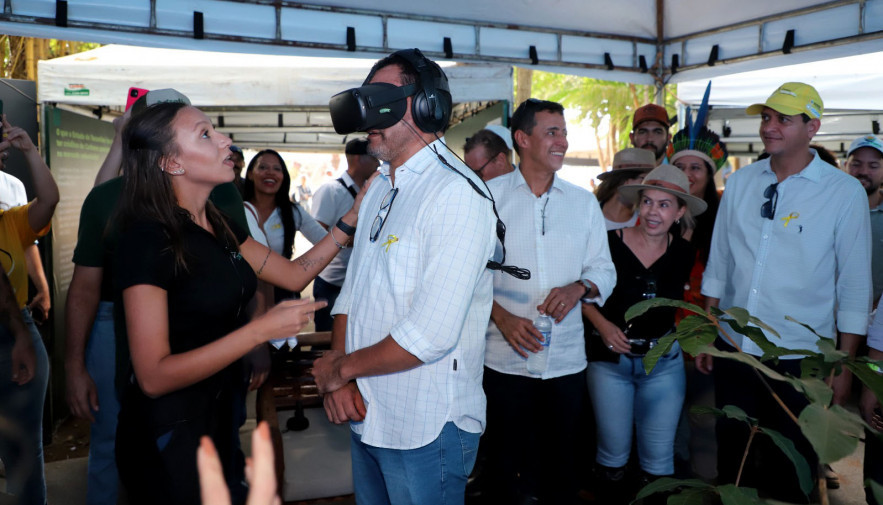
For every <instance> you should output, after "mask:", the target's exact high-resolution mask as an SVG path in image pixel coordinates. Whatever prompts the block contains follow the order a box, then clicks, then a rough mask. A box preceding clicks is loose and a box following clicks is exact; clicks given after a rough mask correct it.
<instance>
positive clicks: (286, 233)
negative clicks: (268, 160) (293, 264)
mask: <svg viewBox="0 0 883 505" xmlns="http://www.w3.org/2000/svg"><path fill="white" fill-rule="evenodd" d="M265 154H271V155H273V156H275V157H276V158H277V159H278V160H279V164H280V165H281V166H282V185H281V186H279V191H277V192H276V194H275V195H273V203H274V204H275V205H276V207H277V208H278V209H279V215H280V217H281V218H282V232H283V235H282V256H284V257H285V258H288V259H291V255H292V253H293V252H294V234H295V232H297V227H296V226H295V224H294V215H293V213H292V212H290V211H291V209H292V208H294V209H295V211H297V212H300V209H299V208H298V207H297V206H296V205H293V204H292V203H291V200H290V199H289V196H288V193H289V192H290V191H291V176H290V175H289V174H288V167H287V166H285V160H283V159H282V156H280V155H279V153H278V152H276V151H274V150H272V149H264V150H263V151H260V152H259V153H257V154H255V155H254V157H253V158H252V159H251V161H249V162H248V168H246V169H245V185H244V186H243V188H242V199H243V200H245V201H246V202H251V203H254V201H255V194H254V181H252V180H251V179H249V178H248V174H250V173H251V172H252V171H253V170H254V168H255V167H256V166H257V164H258V159H260V157H261V156H263V155H265Z"/></svg>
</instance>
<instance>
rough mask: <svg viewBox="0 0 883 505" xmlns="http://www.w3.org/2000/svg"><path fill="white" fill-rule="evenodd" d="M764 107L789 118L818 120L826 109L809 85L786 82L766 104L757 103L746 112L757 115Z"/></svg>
mask: <svg viewBox="0 0 883 505" xmlns="http://www.w3.org/2000/svg"><path fill="white" fill-rule="evenodd" d="M764 107H769V108H770V109H773V110H774V111H776V112H781V113H782V114H786V115H788V116H794V115H797V114H806V115H807V116H809V117H811V118H816V119H820V118H821V117H822V112H823V111H824V108H825V106H824V104H822V98H821V97H820V96H819V92H818V91H816V89H815V88H813V87H812V86H810V85H809V84H804V83H802V82H786V83H785V84H783V85H781V86H779V89H777V90H776V91H774V92H773V94H772V95H770V97H769V98H767V99H766V102H764V103H756V104H754V105H752V106H750V107H748V108H747V109H745V112H746V113H747V114H749V115H757V114H760V113H761V112H762V111H763V108H764Z"/></svg>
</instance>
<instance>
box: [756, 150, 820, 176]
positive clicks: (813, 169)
mask: <svg viewBox="0 0 883 505" xmlns="http://www.w3.org/2000/svg"><path fill="white" fill-rule="evenodd" d="M809 152H811V153H812V160H811V161H810V162H809V165H807V166H805V167H803V170H801V171H800V172H797V173H796V174H794V175H793V176H791V177H802V178H804V179H808V180H810V181H812V182H819V181H820V180H821V178H822V166H823V165H826V164H827V163H825V162H824V161H822V159H821V158H819V153H817V152H816V150H815V149H812V148H810V150H809ZM761 162H762V163H763V172H765V173H768V174H770V175H772V176H773V177H775V176H776V174H775V173H774V172H773V168H772V166H771V165H770V159H769V158H765V159H763V160H761Z"/></svg>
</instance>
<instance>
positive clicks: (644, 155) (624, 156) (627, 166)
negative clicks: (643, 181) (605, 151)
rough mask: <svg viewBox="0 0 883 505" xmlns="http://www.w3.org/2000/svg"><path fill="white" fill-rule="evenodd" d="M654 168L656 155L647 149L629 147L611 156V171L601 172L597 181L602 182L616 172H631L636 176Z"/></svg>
mask: <svg viewBox="0 0 883 505" xmlns="http://www.w3.org/2000/svg"><path fill="white" fill-rule="evenodd" d="M654 168H656V155H655V154H653V151H650V150H647V149H638V148H636V147H629V148H627V149H623V150H622V151H619V152H618V153H616V154H614V155H613V170H610V171H609V172H601V173H600V174H598V179H601V180H602V181H603V180H604V179H606V178H608V177H610V175H611V174H613V173H614V172H616V171H618V170H631V171H632V172H634V173H635V175H637V174H646V173H647V172H649V171H651V170H653V169H654Z"/></svg>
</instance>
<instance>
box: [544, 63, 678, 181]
mask: <svg viewBox="0 0 883 505" xmlns="http://www.w3.org/2000/svg"><path fill="white" fill-rule="evenodd" d="M655 93H656V88H655V87H654V86H649V85H640V84H631V83H623V82H615V81H604V80H601V79H592V78H589V77H578V76H575V75H565V74H556V73H551V72H539V71H535V72H533V82H532V96H533V97H535V98H541V99H544V100H553V101H556V102H559V103H561V104H562V105H564V106H565V107H568V108H573V109H576V110H578V111H579V116H578V118H576V119H577V120H579V121H582V120H583V119H588V121H589V125H591V127H592V128H593V129H594V130H595V141H596V143H597V145H598V151H599V158H600V164H601V166H602V167H605V168H606V167H609V166H610V164H611V162H612V161H613V155H614V154H615V153H616V152H617V151H619V150H620V149H624V148H626V147H629V146H630V141H629V132H631V129H632V115H633V114H634V112H635V109H637V108H638V107H640V106H642V105H645V104H648V103H651V102H655ZM663 95H664V102H665V107H666V109H667V110H668V113H669V116H674V114H675V113H676V112H675V111H676V107H675V96H674V94H673V93H672V92H671V90H670V89H669V87H668V86H666V87H664V88H663Z"/></svg>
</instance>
